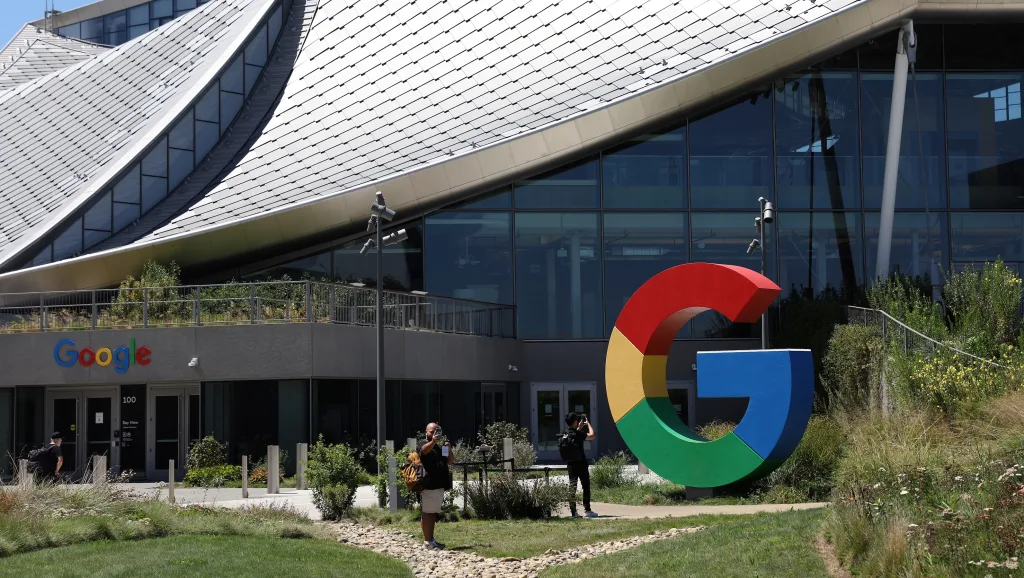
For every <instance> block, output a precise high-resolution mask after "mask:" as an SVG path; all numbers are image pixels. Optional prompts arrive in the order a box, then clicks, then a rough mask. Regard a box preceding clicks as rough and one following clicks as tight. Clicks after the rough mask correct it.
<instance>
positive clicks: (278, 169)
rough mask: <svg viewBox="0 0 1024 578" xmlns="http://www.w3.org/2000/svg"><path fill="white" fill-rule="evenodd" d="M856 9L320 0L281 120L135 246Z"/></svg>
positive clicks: (741, 0)
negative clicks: (196, 199) (214, 181)
mask: <svg viewBox="0 0 1024 578" xmlns="http://www.w3.org/2000/svg"><path fill="white" fill-rule="evenodd" d="M854 3H855V0H830V1H828V2H812V1H810V0H799V1H795V0H738V1H735V2H719V1H718V0H699V1H683V2H667V1H644V2H640V1H636V2H633V1H617V2H616V1H609V0H562V1H560V2H549V1H547V0H534V1H529V2H517V1H512V0H449V1H446V2H437V1H433V0H423V1H415V0H412V1H404V0H398V1H393V0H392V1H386V2H383V3H381V2H380V0H355V1H351V2H342V1H339V0H321V2H320V5H319V9H318V10H317V13H316V18H315V20H314V21H313V23H312V28H311V30H310V36H309V40H307V42H306V45H305V47H304V49H303V51H302V54H301V55H300V56H299V59H298V62H296V64H295V68H294V72H293V74H292V78H291V80H290V82H289V84H288V87H287V89H286V93H285V98H284V100H283V101H282V105H281V106H280V107H279V109H278V110H277V112H276V114H275V116H274V118H273V119H272V120H271V121H270V123H269V124H268V125H267V127H266V129H265V130H264V132H263V135H262V136H261V137H260V139H259V140H258V141H257V142H256V144H255V145H254V146H253V147H252V149H251V150H250V151H249V153H248V154H247V155H246V156H245V157H244V159H243V160H242V161H241V162H240V163H239V164H238V166H237V167H236V168H235V169H234V170H233V171H232V172H231V174H229V175H228V176H227V177H226V178H225V179H224V180H223V181H222V182H221V183H220V184H218V185H217V186H215V187H214V188H213V189H212V190H211V191H209V192H208V193H207V194H206V195H205V196H204V198H203V199H202V200H201V201H199V202H198V203H196V204H195V205H194V206H192V207H191V208H190V209H188V210H187V211H186V212H185V213H183V214H181V215H179V216H178V217H176V218H175V219H173V220H172V221H171V222H170V223H168V224H167V225H165V226H163V227H161V228H160V229H158V230H156V231H154V232H153V233H151V234H150V235H148V236H146V237H143V239H142V242H145V241H147V240H153V239H160V238H163V237H167V236H171V235H176V234H181V233H187V232H190V231H196V230H201V229H203V228H204V227H209V226H211V225H220V226H222V225H224V224H225V223H227V222H231V221H237V220H241V219H245V218H248V217H252V216H255V215H259V214H263V213H267V212H270V211H275V210H280V209H282V208H286V207H289V206H292V205H295V204H297V203H301V202H303V201H307V200H309V199H313V198H316V197H320V196H324V195H333V194H339V193H344V192H345V191H350V190H354V189H357V188H359V187H364V186H367V185H370V184H372V183H375V182H379V181H382V180H385V179H389V178H394V177H396V176H398V175H401V174H404V173H408V172H411V171H415V170H417V169H419V168H422V167H424V166H427V165H429V164H431V163H436V162H439V161H445V160H449V159H453V158H456V157H459V156H461V155H465V154H466V153H468V152H471V151H473V150H475V149H479V148H481V147H487V146H488V145H493V144H496V143H500V142H503V141H510V140H512V139H515V138H516V137H517V136H519V135H522V134H523V133H526V132H528V131H531V130H535V129H539V128H542V127H545V126H550V125H554V124H557V123H560V122H564V121H566V120H568V119H571V118H574V117H577V116H580V115H584V114H586V113H587V112H588V111H593V110H595V109H598V108H600V107H603V106H605V105H607V104H609V103H611V102H614V101H617V100H621V99H625V98H628V97H630V96H633V95H636V94H638V93H640V92H643V91H645V90H649V89H651V88H652V87H655V86H657V85H659V84H666V83H670V82H672V81H673V80H676V79H678V78H680V77H682V76H684V75H687V74H692V73H693V72H694V71H697V70H699V69H702V68H705V67H708V66H709V65H712V64H714V63H716V62H721V61H723V60H725V59H728V58H730V57H732V56H734V55H736V54H737V53H740V52H743V51H749V50H753V49H755V48H756V47H757V46H758V45H759V44H761V43H764V42H766V41H770V40H772V39H774V38H776V37H778V36H780V35H782V34H785V33H786V32H788V31H790V30H793V29H795V28H797V27H800V26H803V25H805V24H807V23H810V22H814V21H815V20H817V19H819V18H822V17H825V16H828V15H830V14H832V13H834V12H835V11H837V10H840V9H842V8H844V7H846V6H848V5H851V4H854Z"/></svg>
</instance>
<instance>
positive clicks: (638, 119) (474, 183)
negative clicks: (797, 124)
mask: <svg viewBox="0 0 1024 578" xmlns="http://www.w3.org/2000/svg"><path fill="white" fill-rule="evenodd" d="M997 16H998V17H999V18H1001V19H1005V18H1007V17H1021V16H1024V0H1007V1H1004V2H996V3H977V2H937V1H935V0H916V1H915V0H866V1H865V2H862V3H859V4H856V5H854V6H851V7H850V8H848V9H846V10H843V11H841V12H838V13H836V14H833V15H831V16H828V17H824V18H822V19H820V20H818V21H815V22H813V23H811V24H808V25H805V26H802V27H800V28H797V29H794V30H792V31H790V32H789V33H787V34H785V35H782V36H780V37H778V38H776V39H774V40H772V41H770V42H766V43H764V44H762V45H759V46H757V47H755V48H752V49H750V50H747V51H744V52H741V53H739V54H737V55H735V56H733V57H731V58H729V59H725V60H723V61H720V62H717V63H715V64H712V65H709V66H707V67H705V68H702V69H699V70H697V71H695V72H693V73H690V74H688V75H685V76H683V77H681V78H679V79H677V80H674V81H670V82H666V83H663V84H659V85H655V86H653V87H652V88H651V89H649V90H646V91H644V92H641V93H639V94H636V95H633V96H631V97H629V98H625V99H622V100H619V101H616V102H612V103H609V104H608V105H606V106H603V107H601V108H598V109H594V110H591V111H587V112H585V113H582V114H580V115H578V116H576V117H574V118H571V119H568V120H566V121H562V122H559V123H556V124H552V125H549V126H546V127H543V128H540V129H538V130H535V131H530V132H526V133H523V134H521V135H518V136H516V137H514V138H512V139H509V140H507V141H503V142H501V143H498V144H495V145H492V146H488V147H483V148H480V149H476V150H473V151H471V152H466V153H465V154H461V155H456V156H453V157H450V158H448V159H445V160H442V161H438V162H433V163H430V164H428V165H426V166H424V167H422V168H419V169H417V170H415V171H411V172H408V173H405V174H402V175H399V176H397V177H395V178H390V179H385V180H382V181H378V182H375V183H372V184H371V185H369V186H365V187H361V188H358V189H355V190H351V191H339V192H338V193H337V194H334V195H330V196H325V197H318V198H314V199H311V200H308V201H305V202H302V203H299V204H296V205H292V206H289V207H286V208H283V209H280V210H275V211H272V212H268V213H263V214H260V215H258V216H255V217H252V218H248V219H244V220H235V221H229V222H225V223H220V224H217V225H214V226H210V227H207V228H204V229H200V230H196V231H190V232H186V233H181V234H178V235H174V236H168V237H164V238H159V239H154V240H144V241H140V242H137V243H134V244H132V245H127V246H124V247H119V248H116V249H111V250H108V251H103V252H99V253H94V254H90V255H85V256H82V257H78V258H75V259H70V260H66V261H61V262H58V263H53V264H49V265H44V266H40V267H35V268H32V269H23V270H20V271H13V272H10V273H7V274H4V275H0V292H34V291H54V290H69V289H92V288H101V287H109V286H112V285H116V284H117V283H119V282H120V281H121V280H122V279H124V278H125V277H126V276H127V275H137V274H138V272H139V270H140V269H141V268H142V266H143V265H144V264H145V263H146V262H147V261H150V260H154V261H158V262H166V261H171V260H173V261H175V262H177V263H178V264H179V265H181V266H182V267H186V268H187V267H193V266H199V265H202V264H205V263H212V262H218V261H223V260H227V259H231V258H234V257H237V256H241V255H243V254H247V253H252V252H258V251H261V250H267V249H270V248H271V247H274V246H279V245H284V244H288V243H293V242H297V241H300V240H302V239H306V238H312V237H316V236H323V235H324V234H325V233H327V232H331V231H337V232H339V233H344V232H346V231H349V232H355V229H356V228H357V227H362V226H363V225H364V223H365V219H366V215H367V210H368V208H369V206H370V204H371V203H372V202H373V195H374V192H375V191H377V190H381V191H384V192H385V194H386V195H387V198H388V204H389V206H390V207H393V208H394V209H395V210H396V211H398V212H400V213H402V214H405V215H412V214H418V213H422V212H423V211H425V210H427V209H430V208H434V207H438V206H442V205H444V204H446V203H450V202H452V201H455V200H458V199H459V198H462V197H465V196H467V195H470V194H473V193H477V192H483V191H485V190H487V189H490V188H494V187H498V186H503V185H505V184H508V183H510V182H512V181H514V180H516V179H519V178H522V177H525V176H528V175H531V174H536V173H538V172H541V171H544V170H546V169H547V168H550V167H553V166H556V165H558V164H560V163H564V162H567V161H570V160H573V159H576V158H579V157H582V156H585V155H587V154H590V153H592V152H594V151H597V150H599V149H601V148H604V147H606V146H608V145H610V144H613V143H616V142H621V141H622V140H624V139H627V138H629V137H631V136H635V135H637V134H642V133H644V132H646V131H649V130H651V129H653V128H655V127H659V126H662V125H664V124H666V123H669V122H672V121H673V120H676V119H680V118H682V117H684V116H685V115H687V114H689V113H692V112H693V111H695V110H700V109H701V108H706V107H709V106H713V105H714V104H716V103H721V102H724V101H725V100H727V99H729V98H732V97H734V96H736V95H738V94H740V93H742V92H744V91H745V90H746V89H748V88H749V87H751V86H756V85H757V84H761V83H765V82H769V81H772V80H774V79H776V78H778V77H779V76H782V75H785V74H787V73H789V72H792V71H795V70H799V69H800V68H803V67H806V66H809V65H811V64H813V63H815V62H817V61H820V60H821V59H823V58H825V57H827V56H828V55H831V54H836V53H839V52H842V51H843V50H847V49H849V48H852V47H854V46H856V45H858V44H861V43H863V42H865V41H866V40H868V39H870V38H873V37H876V36H878V35H879V34H881V33H884V32H887V31H890V30H893V29H895V28H897V27H898V26H900V24H901V23H902V22H904V21H906V20H908V19H912V18H926V19H954V18H955V19H971V20H991V19H992V18H993V17H997ZM893 57H894V58H895V55H893Z"/></svg>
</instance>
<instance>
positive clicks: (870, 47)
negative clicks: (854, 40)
mask: <svg viewBox="0 0 1024 578" xmlns="http://www.w3.org/2000/svg"><path fill="white" fill-rule="evenodd" d="M914 34H915V35H916V36H917V69H918V70H937V69H940V68H942V25H941V24H921V23H919V22H917V21H915V22H914ZM898 38H899V30H893V31H891V32H887V33H885V34H882V35H881V36H878V37H876V38H873V39H872V40H871V41H870V42H867V43H865V44H861V45H860V47H859V48H858V52H859V53H860V69H861V70H884V71H891V70H892V69H893V68H895V67H896V41H897V40H898ZM851 68H856V66H853V67H851ZM908 100H909V95H908ZM864 110H865V114H867V109H866V108H865V109H864Z"/></svg>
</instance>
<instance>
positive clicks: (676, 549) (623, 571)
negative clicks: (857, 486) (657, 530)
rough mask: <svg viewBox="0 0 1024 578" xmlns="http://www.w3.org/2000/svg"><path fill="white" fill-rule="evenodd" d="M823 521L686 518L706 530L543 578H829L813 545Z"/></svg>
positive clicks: (802, 514)
mask: <svg viewBox="0 0 1024 578" xmlns="http://www.w3.org/2000/svg"><path fill="white" fill-rule="evenodd" d="M823 516H824V513H823V512H821V511H820V510H808V511H796V512H784V513H779V514H757V515H754V516H715V517H710V516H708V517H705V516H701V517H699V518H687V519H686V522H687V523H694V524H696V523H700V524H702V525H706V526H707V528H706V529H704V530H702V531H700V532H697V533H696V534H692V535H689V536H680V537H677V538H672V539H669V540H661V541H658V542H654V543H651V544H645V545H643V546H640V547H638V548H634V549H631V550H626V551H624V552H620V553H617V554H611V555H608V556H601V557H599V558H594V559H590V560H586V561H584V562H581V563H579V564H571V565H567V566H559V567H555V568H551V569H548V570H546V571H544V572H542V573H541V577H542V578H567V577H570V576H572V577H576V576H586V577H587V578H602V577H608V578H613V577H614V578H618V577H620V576H629V577H630V578H645V577H651V578H663V577H664V576H715V577H716V578H727V577H733V576H735V577H737V578H741V577H742V578H749V577H753V576H772V577H785V576H794V577H800V578H813V577H827V576H828V573H827V571H826V569H825V564H824V562H822V560H821V558H820V557H819V555H818V553H817V552H816V551H815V549H814V545H813V542H814V539H815V536H816V535H817V533H818V531H819V528H820V527H821V521H822V517H823ZM679 522H681V520H678V519H677V520H676V523H679Z"/></svg>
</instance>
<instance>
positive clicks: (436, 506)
mask: <svg viewBox="0 0 1024 578" xmlns="http://www.w3.org/2000/svg"><path fill="white" fill-rule="evenodd" d="M416 451H417V452H419V454H420V461H422V462H423V469H424V470H425V471H426V474H427V479H426V483H425V487H424V489H423V492H421V493H420V508H421V510H422V515H421V516H420V527H421V528H422V529H423V545H424V546H426V547H427V548H432V549H436V550H443V549H444V544H442V543H440V542H438V541H437V540H435V539H434V525H435V524H436V523H437V518H438V516H439V515H440V514H441V507H442V506H443V505H444V493H445V492H446V491H447V490H450V489H452V475H451V472H449V470H448V466H450V465H451V464H453V463H455V455H454V454H452V446H451V444H450V443H449V442H448V440H446V439H445V438H444V434H443V433H442V432H441V428H440V427H439V426H438V425H437V424H436V423H430V424H427V441H425V442H423V443H421V444H420V445H419V447H418V448H416Z"/></svg>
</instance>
